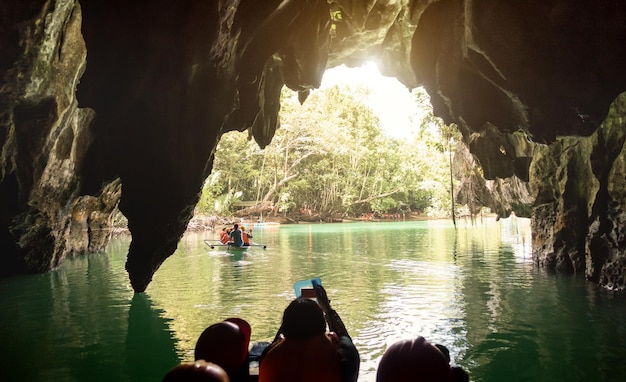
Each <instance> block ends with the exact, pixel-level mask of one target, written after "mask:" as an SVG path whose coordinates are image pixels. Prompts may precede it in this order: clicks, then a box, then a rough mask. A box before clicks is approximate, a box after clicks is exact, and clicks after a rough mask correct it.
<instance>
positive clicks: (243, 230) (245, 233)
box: [241, 225, 252, 245]
mask: <svg viewBox="0 0 626 382" xmlns="http://www.w3.org/2000/svg"><path fill="white" fill-rule="evenodd" d="M241 239H242V240H243V245H250V239H252V234H251V233H250V232H248V231H246V227H244V226H243V225H242V226H241Z"/></svg>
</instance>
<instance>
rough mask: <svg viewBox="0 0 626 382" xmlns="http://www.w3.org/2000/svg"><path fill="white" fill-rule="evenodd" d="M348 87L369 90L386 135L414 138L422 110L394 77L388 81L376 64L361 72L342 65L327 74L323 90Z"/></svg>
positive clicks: (323, 82) (371, 103) (369, 101)
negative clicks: (354, 86)
mask: <svg viewBox="0 0 626 382" xmlns="http://www.w3.org/2000/svg"><path fill="white" fill-rule="evenodd" d="M340 84H347V85H358V86H364V87H367V88H369V90H370V98H369V99H368V104H369V106H370V107H371V108H372V109H373V110H374V112H375V113H376V115H377V116H378V118H379V119H380V123H381V128H382V131H383V133H385V134H386V135H388V136H390V137H393V138H408V137H410V136H411V135H413V134H415V132H416V127H415V125H414V124H415V123H416V121H417V120H418V115H419V110H418V108H417V107H416V103H415V98H414V96H413V95H412V94H411V92H410V91H409V89H408V88H407V87H406V86H404V85H403V84H401V83H400V82H399V81H398V80H397V79H395V78H393V77H385V76H383V75H382V74H380V72H379V71H378V67H377V66H376V64H375V63H373V62H368V63H367V64H365V65H363V66H361V67H359V68H348V67H346V66H345V65H341V66H338V67H335V68H332V69H328V70H326V72H325V73H324V77H323V78H322V86H321V88H322V89H324V88H328V87H331V86H334V85H340Z"/></svg>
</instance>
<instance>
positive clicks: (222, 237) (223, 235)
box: [220, 231, 229, 244]
mask: <svg viewBox="0 0 626 382" xmlns="http://www.w3.org/2000/svg"><path fill="white" fill-rule="evenodd" d="M228 239H229V238H228V234H227V233H226V231H222V232H220V242H221V243H222V244H226V243H228Z"/></svg>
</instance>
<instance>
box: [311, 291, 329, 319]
mask: <svg viewBox="0 0 626 382" xmlns="http://www.w3.org/2000/svg"><path fill="white" fill-rule="evenodd" d="M314 288H315V294H316V295H317V303H318V304H319V306H320V308H322V310H323V311H324V313H328V312H329V311H330V310H331V308H330V300H329V299H328V295H327V294H326V289H324V287H323V286H321V285H316V286H314Z"/></svg>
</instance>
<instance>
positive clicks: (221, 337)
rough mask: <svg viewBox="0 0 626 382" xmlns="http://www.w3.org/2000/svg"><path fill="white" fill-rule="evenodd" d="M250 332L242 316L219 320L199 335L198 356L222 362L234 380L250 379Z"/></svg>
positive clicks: (247, 380) (241, 381)
mask: <svg viewBox="0 0 626 382" xmlns="http://www.w3.org/2000/svg"><path fill="white" fill-rule="evenodd" d="M250 333H251V330H250V325H249V324H248V323H247V322H246V321H245V320H243V319H240V318H232V319H228V320H225V321H222V322H218V323H215V324H213V325H211V326H209V327H208V328H206V329H204V331H203V332H202V334H201V335H200V337H199V338H198V341H197V342H196V347H195V350H194V357H195V359H196V360H205V361H207V362H213V363H215V364H217V365H219V366H220V367H221V368H222V369H224V371H226V373H227V374H228V378H229V379H230V381H231V382H249V379H250V373H249V368H248V345H249V343H250Z"/></svg>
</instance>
